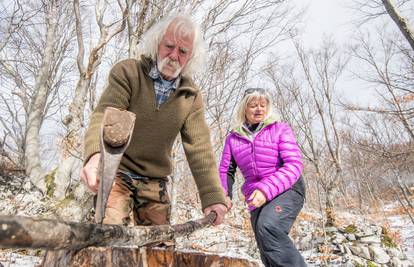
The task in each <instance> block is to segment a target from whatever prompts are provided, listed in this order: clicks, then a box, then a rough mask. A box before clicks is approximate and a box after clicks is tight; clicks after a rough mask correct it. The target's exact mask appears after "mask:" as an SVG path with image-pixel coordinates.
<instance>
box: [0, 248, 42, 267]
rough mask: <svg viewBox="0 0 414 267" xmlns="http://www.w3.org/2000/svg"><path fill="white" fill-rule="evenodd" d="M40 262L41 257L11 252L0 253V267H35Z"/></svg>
mask: <svg viewBox="0 0 414 267" xmlns="http://www.w3.org/2000/svg"><path fill="white" fill-rule="evenodd" d="M41 262H42V258H41V257H36V256H30V255H25V254H21V253H16V252H13V251H9V252H0V266H2V265H3V266H4V267H35V266H39V265H40V263H41Z"/></svg>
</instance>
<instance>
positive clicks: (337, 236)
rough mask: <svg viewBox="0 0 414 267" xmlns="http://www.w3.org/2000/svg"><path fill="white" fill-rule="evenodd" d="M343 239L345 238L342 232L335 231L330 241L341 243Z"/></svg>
mask: <svg viewBox="0 0 414 267" xmlns="http://www.w3.org/2000/svg"><path fill="white" fill-rule="evenodd" d="M345 240H346V237H345V236H344V235H343V234H341V233H337V234H336V235H335V236H334V238H333V240H332V243H334V244H342V243H343V242H344V241H345Z"/></svg>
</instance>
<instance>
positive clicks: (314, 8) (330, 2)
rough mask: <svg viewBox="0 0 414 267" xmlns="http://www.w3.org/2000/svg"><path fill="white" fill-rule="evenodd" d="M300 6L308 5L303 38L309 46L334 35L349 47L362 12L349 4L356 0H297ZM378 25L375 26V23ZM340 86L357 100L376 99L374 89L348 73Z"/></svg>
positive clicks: (336, 39)
mask: <svg viewBox="0 0 414 267" xmlns="http://www.w3.org/2000/svg"><path fill="white" fill-rule="evenodd" d="M294 1H295V2H296V4H298V5H299V6H307V7H308V10H307V14H306V16H305V19H304V20H305V22H304V28H303V29H302V30H303V33H302V42H303V45H304V47H306V48H308V49H309V48H318V47H319V45H320V44H322V42H323V40H324V39H325V38H327V37H331V38H332V39H333V40H334V41H335V42H336V44H337V45H338V46H339V47H343V48H345V47H346V45H348V44H349V43H350V40H351V39H352V35H353V33H354V32H355V29H356V28H355V24H354V23H355V21H356V20H357V19H358V18H359V17H358V16H360V15H361V14H358V12H355V10H352V9H350V8H349V6H350V5H352V0H294ZM373 27H374V26H373ZM338 89H339V90H340V93H341V94H343V95H344V96H345V97H346V98H347V99H349V100H350V101H351V102H352V103H354V104H361V105H366V104H369V103H371V102H372V101H373V95H374V91H373V90H372V88H368V86H367V84H364V83H363V82H362V81H359V80H357V79H356V78H355V77H354V76H353V75H352V74H351V73H345V74H344V76H343V77H342V80H341V81H340V82H339V83H338Z"/></svg>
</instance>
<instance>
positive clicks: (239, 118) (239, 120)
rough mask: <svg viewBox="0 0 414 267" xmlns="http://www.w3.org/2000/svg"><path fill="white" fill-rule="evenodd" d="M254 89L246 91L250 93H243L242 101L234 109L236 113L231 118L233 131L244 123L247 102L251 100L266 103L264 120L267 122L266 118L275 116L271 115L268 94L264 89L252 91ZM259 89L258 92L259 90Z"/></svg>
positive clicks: (271, 108) (271, 109)
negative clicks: (261, 100) (261, 99)
mask: <svg viewBox="0 0 414 267" xmlns="http://www.w3.org/2000/svg"><path fill="white" fill-rule="evenodd" d="M254 89H255V88H249V89H247V90H246V91H248V90H253V92H252V93H247V94H246V93H245V95H244V97H243V99H242V100H241V102H240V103H239V105H238V106H237V109H236V113H235V114H234V116H233V129H237V128H240V127H241V126H242V125H243V123H244V122H245V121H246V108H247V105H248V104H249V102H250V101H251V100H253V99H260V98H264V99H265V100H266V101H267V110H266V116H265V118H264V120H267V119H268V118H270V117H272V116H275V115H274V114H273V101H272V99H271V98H270V96H269V94H267V93H266V91H264V89H261V88H257V90H254ZM259 89H260V90H259Z"/></svg>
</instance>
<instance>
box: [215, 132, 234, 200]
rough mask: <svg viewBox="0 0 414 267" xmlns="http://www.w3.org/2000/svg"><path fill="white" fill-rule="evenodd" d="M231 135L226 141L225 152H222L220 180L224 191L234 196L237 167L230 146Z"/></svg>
mask: <svg viewBox="0 0 414 267" xmlns="http://www.w3.org/2000/svg"><path fill="white" fill-rule="evenodd" d="M230 138H231V137H230V135H228V136H227V138H226V142H225V143H224V147H223V152H222V154H221V160H220V166H219V173H220V182H221V186H222V187H223V190H224V192H225V193H226V194H227V195H228V196H229V197H230V198H232V195H233V184H234V180H235V179H234V176H235V173H236V169H237V164H236V161H235V160H234V158H233V155H232V153H231V148H230Z"/></svg>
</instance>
